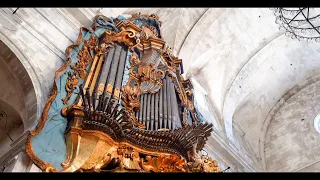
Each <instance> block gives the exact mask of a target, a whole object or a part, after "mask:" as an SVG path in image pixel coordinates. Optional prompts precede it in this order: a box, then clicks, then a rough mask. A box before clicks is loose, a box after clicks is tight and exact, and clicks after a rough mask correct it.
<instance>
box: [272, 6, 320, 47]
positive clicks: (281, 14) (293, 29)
mask: <svg viewBox="0 0 320 180" xmlns="http://www.w3.org/2000/svg"><path fill="white" fill-rule="evenodd" d="M271 10H273V11H274V15H275V16H276V23H277V24H279V25H280V29H282V30H285V31H286V32H285V34H286V35H287V36H289V37H291V38H296V39H298V40H307V41H310V40H315V41H317V42H320V8H308V7H298V8H271Z"/></svg>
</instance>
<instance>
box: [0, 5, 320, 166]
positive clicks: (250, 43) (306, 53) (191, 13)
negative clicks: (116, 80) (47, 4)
mask: <svg viewBox="0 0 320 180" xmlns="http://www.w3.org/2000/svg"><path fill="white" fill-rule="evenodd" d="M30 9H32V8H30ZM52 9H53V10H49V9H48V8H47V9H46V8H35V9H32V10H30V14H36V13H37V12H38V13H39V14H40V15H41V16H40V15H39V17H38V16H37V17H38V18H40V17H46V18H47V19H50V22H51V21H52V22H53V21H54V20H55V18H50V17H51V16H52V17H56V16H54V15H55V14H54V13H56V14H58V15H59V17H61V19H64V20H65V21H61V24H58V23H56V24H55V23H52V24H53V25H54V26H57V27H59V28H61V27H63V28H65V29H64V30H63V31H62V32H63V33H64V34H65V36H66V37H68V38H65V41H62V40H61V41H59V42H55V41H54V40H52V42H55V43H54V45H55V48H52V49H54V50H56V49H58V50H57V52H58V53H57V54H59V55H60V54H63V53H62V52H63V51H64V49H65V48H66V47H67V46H68V45H70V44H71V43H72V42H75V41H76V38H77V33H78V30H79V27H80V26H86V27H88V26H90V25H91V24H92V20H93V18H94V16H95V15H97V14H103V15H105V16H113V17H116V16H118V15H121V14H133V13H137V12H141V13H142V14H152V13H155V14H157V15H158V16H159V17H160V21H162V27H161V28H162V34H163V37H164V40H165V41H166V42H167V43H168V44H169V45H170V46H171V47H172V49H173V53H174V54H175V55H176V56H178V57H179V58H181V59H182V60H183V65H184V76H185V77H187V78H193V79H194V80H195V81H197V82H198V83H199V84H200V85H201V86H202V87H203V89H204V90H205V91H206V95H207V97H208V100H209V102H210V104H211V105H210V109H211V113H212V114H213V117H215V118H214V119H212V120H211V121H214V122H215V125H216V126H215V128H216V129H215V132H214V134H215V135H216V136H217V137H219V138H220V140H219V142H220V144H221V142H223V143H222V144H224V147H225V148H229V150H228V152H231V151H232V152H235V153H236V154H238V156H237V158H238V159H242V162H243V163H247V164H248V166H250V167H251V168H252V169H253V170H268V168H267V167H266V163H265V147H264V146H265V136H266V133H267V131H269V130H268V128H269V124H270V122H272V119H273V116H274V114H276V112H277V111H278V109H279V108H280V106H281V105H282V104H283V103H284V102H285V101H286V100H287V99H288V98H289V97H290V96H292V95H293V94H295V93H296V92H297V91H298V90H297V89H299V88H297V87H302V86H304V85H305V82H309V81H310V79H312V78H313V77H315V76H316V75H318V74H319V73H320V61H318V59H320V53H319V52H320V43H317V42H305V41H298V40H295V39H291V38H289V37H287V36H285V35H284V32H283V31H281V30H279V27H278V25H277V24H276V23H275V16H274V15H273V12H272V11H271V10H270V9H268V8H56V9H54V8H52ZM24 12H27V11H25V10H21V11H20V12H18V13H17V15H19V17H20V16H21V17H24V16H23V15H24ZM31 12H32V13H31ZM0 13H1V12H0ZM25 14H26V17H24V18H26V19H27V20H28V22H29V20H30V22H29V24H31V25H32V26H35V25H34V24H37V21H36V20H34V22H33V21H32V20H33V16H30V14H29V15H28V14H27V13H25ZM29 16H30V17H29ZM42 19H43V18H42ZM0 20H1V19H0ZM62 22H63V23H65V24H62ZM67 23H68V24H69V25H68V28H67ZM6 24H8V23H6ZM42 28H43V29H41V26H40V25H39V26H36V28H34V29H36V30H38V31H39V32H41V33H43V32H46V31H47V30H48V31H49V26H48V27H42ZM45 28H48V29H45ZM59 28H57V29H59ZM51 29H53V28H50V30H51ZM42 31H43V32H42ZM43 34H46V33H43ZM50 38H53V39H54V38H55V36H52V37H51V36H49V35H48V37H47V39H49V40H50ZM43 39H45V38H43ZM61 39H63V38H61ZM41 40H42V39H41ZM45 40H46V39H45ZM62 49H63V50H62ZM60 51H61V52H60ZM55 52H56V51H55ZM61 57H62V55H61ZM37 58H38V57H37ZM38 59H39V58H38ZM60 63H62V61H61V62H60ZM51 74H52V75H51V76H53V73H51ZM51 76H50V77H51ZM271 127H273V126H271ZM273 131H274V130H272V132H273ZM215 140H217V139H215ZM212 142H213V140H212ZM217 149H221V148H217ZM234 156H235V155H234Z"/></svg>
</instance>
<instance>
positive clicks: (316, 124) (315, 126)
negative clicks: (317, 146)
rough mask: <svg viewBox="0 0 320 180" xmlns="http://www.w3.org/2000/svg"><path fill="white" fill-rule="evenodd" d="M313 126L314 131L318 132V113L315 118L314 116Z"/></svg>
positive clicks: (319, 116)
mask: <svg viewBox="0 0 320 180" xmlns="http://www.w3.org/2000/svg"><path fill="white" fill-rule="evenodd" d="M313 126H314V128H315V129H316V131H317V132H318V133H319V134H320V114H318V115H317V116H316V118H314V123H313Z"/></svg>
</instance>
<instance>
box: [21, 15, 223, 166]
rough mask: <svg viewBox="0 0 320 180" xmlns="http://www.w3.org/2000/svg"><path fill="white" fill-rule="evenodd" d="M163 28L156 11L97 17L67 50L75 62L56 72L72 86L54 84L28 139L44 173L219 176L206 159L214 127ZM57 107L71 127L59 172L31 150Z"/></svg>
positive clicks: (33, 155)
mask: <svg viewBox="0 0 320 180" xmlns="http://www.w3.org/2000/svg"><path fill="white" fill-rule="evenodd" d="M160 25H161V22H160V21H159V18H158V17H157V16H156V15H154V14H152V15H150V16H149V15H141V14H139V13H138V14H134V15H132V17H131V18H128V19H125V18H124V17H122V16H119V17H118V18H107V17H104V16H97V17H96V18H95V21H94V24H93V26H92V27H91V29H86V31H87V32H88V33H87V34H86V35H84V33H83V32H80V35H79V38H78V42H77V44H76V45H72V46H70V47H69V48H67V51H66V53H67V56H68V58H69V61H68V62H67V63H66V65H65V66H64V67H62V68H61V69H59V70H58V71H57V73H56V75H58V74H59V73H60V74H62V73H61V72H64V74H62V75H60V76H59V77H60V83H61V81H63V80H65V89H63V87H62V86H59V85H57V83H56V81H57V80H56V81H55V84H54V87H53V90H52V93H51V96H50V98H49V100H48V105H47V106H46V107H47V108H45V109H44V115H43V118H42V119H43V121H41V122H40V123H39V125H38V126H37V128H36V130H35V131H32V132H30V135H29V138H28V143H29V144H27V145H28V147H29V148H28V149H27V152H28V154H29V155H30V157H31V158H32V159H33V160H34V162H35V163H36V164H37V165H38V166H39V167H40V168H42V169H43V170H45V171H48V172H56V171H60V172H86V171H90V172H92V171H93V172H220V169H219V168H218V166H217V162H216V161H215V160H212V159H211V158H210V157H208V156H204V155H201V154H200V152H201V150H202V148H203V147H204V144H205V141H206V140H207V138H208V136H210V133H211V131H212V124H208V123H203V122H201V121H200V120H199V118H198V115H197V111H196V110H195V107H194V99H193V92H192V91H193V87H192V84H191V82H190V81H189V80H184V78H183V77H182V76H181V73H183V66H182V60H181V59H178V58H177V57H175V56H174V55H173V54H172V52H171V49H170V47H169V46H167V45H166V43H165V41H164V40H163V38H162V36H161V31H160ZM72 52H73V55H70V53H72ZM75 57H77V58H75ZM64 76H65V78H63V77H64ZM56 78H57V79H58V77H56ZM58 86H59V88H57V87H58ZM52 102H60V103H63V106H58V105H56V106H55V108H58V109H59V107H61V108H60V109H61V114H60V115H61V119H63V118H64V119H65V120H66V122H67V126H66V130H65V144H66V157H65V160H64V162H61V168H60V169H59V170H58V168H57V166H58V165H56V166H54V165H52V164H49V163H44V162H43V161H42V160H41V159H40V158H39V157H36V155H35V152H33V151H32V148H31V146H32V143H33V144H36V140H33V141H32V140H31V138H33V137H34V136H36V134H39V132H40V131H41V128H44V127H43V126H44V125H43V123H44V122H46V123H50V122H51V121H49V120H48V119H49V117H48V115H46V113H45V112H49V114H50V107H53V106H54V103H52ZM50 103H51V104H50ZM56 104H57V103H56ZM48 109H49V110H48ZM60 115H57V116H60ZM51 118H53V117H52V116H51ZM41 123H42V124H41ZM41 126H42V127H41ZM39 129H40V130H39ZM40 134H41V133H40ZM34 146H35V145H34ZM52 163H56V164H57V162H53V160H52Z"/></svg>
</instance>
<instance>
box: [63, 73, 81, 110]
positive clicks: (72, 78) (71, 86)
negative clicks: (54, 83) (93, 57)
mask: <svg viewBox="0 0 320 180" xmlns="http://www.w3.org/2000/svg"><path fill="white" fill-rule="evenodd" d="M78 82H79V80H78V78H77V74H76V73H75V72H73V73H71V72H68V78H67V83H66V91H67V96H66V97H65V98H63V99H62V102H63V104H68V100H69V99H70V97H71V95H72V93H73V91H74V90H75V89H76V88H77V87H76V86H77V84H78Z"/></svg>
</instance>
